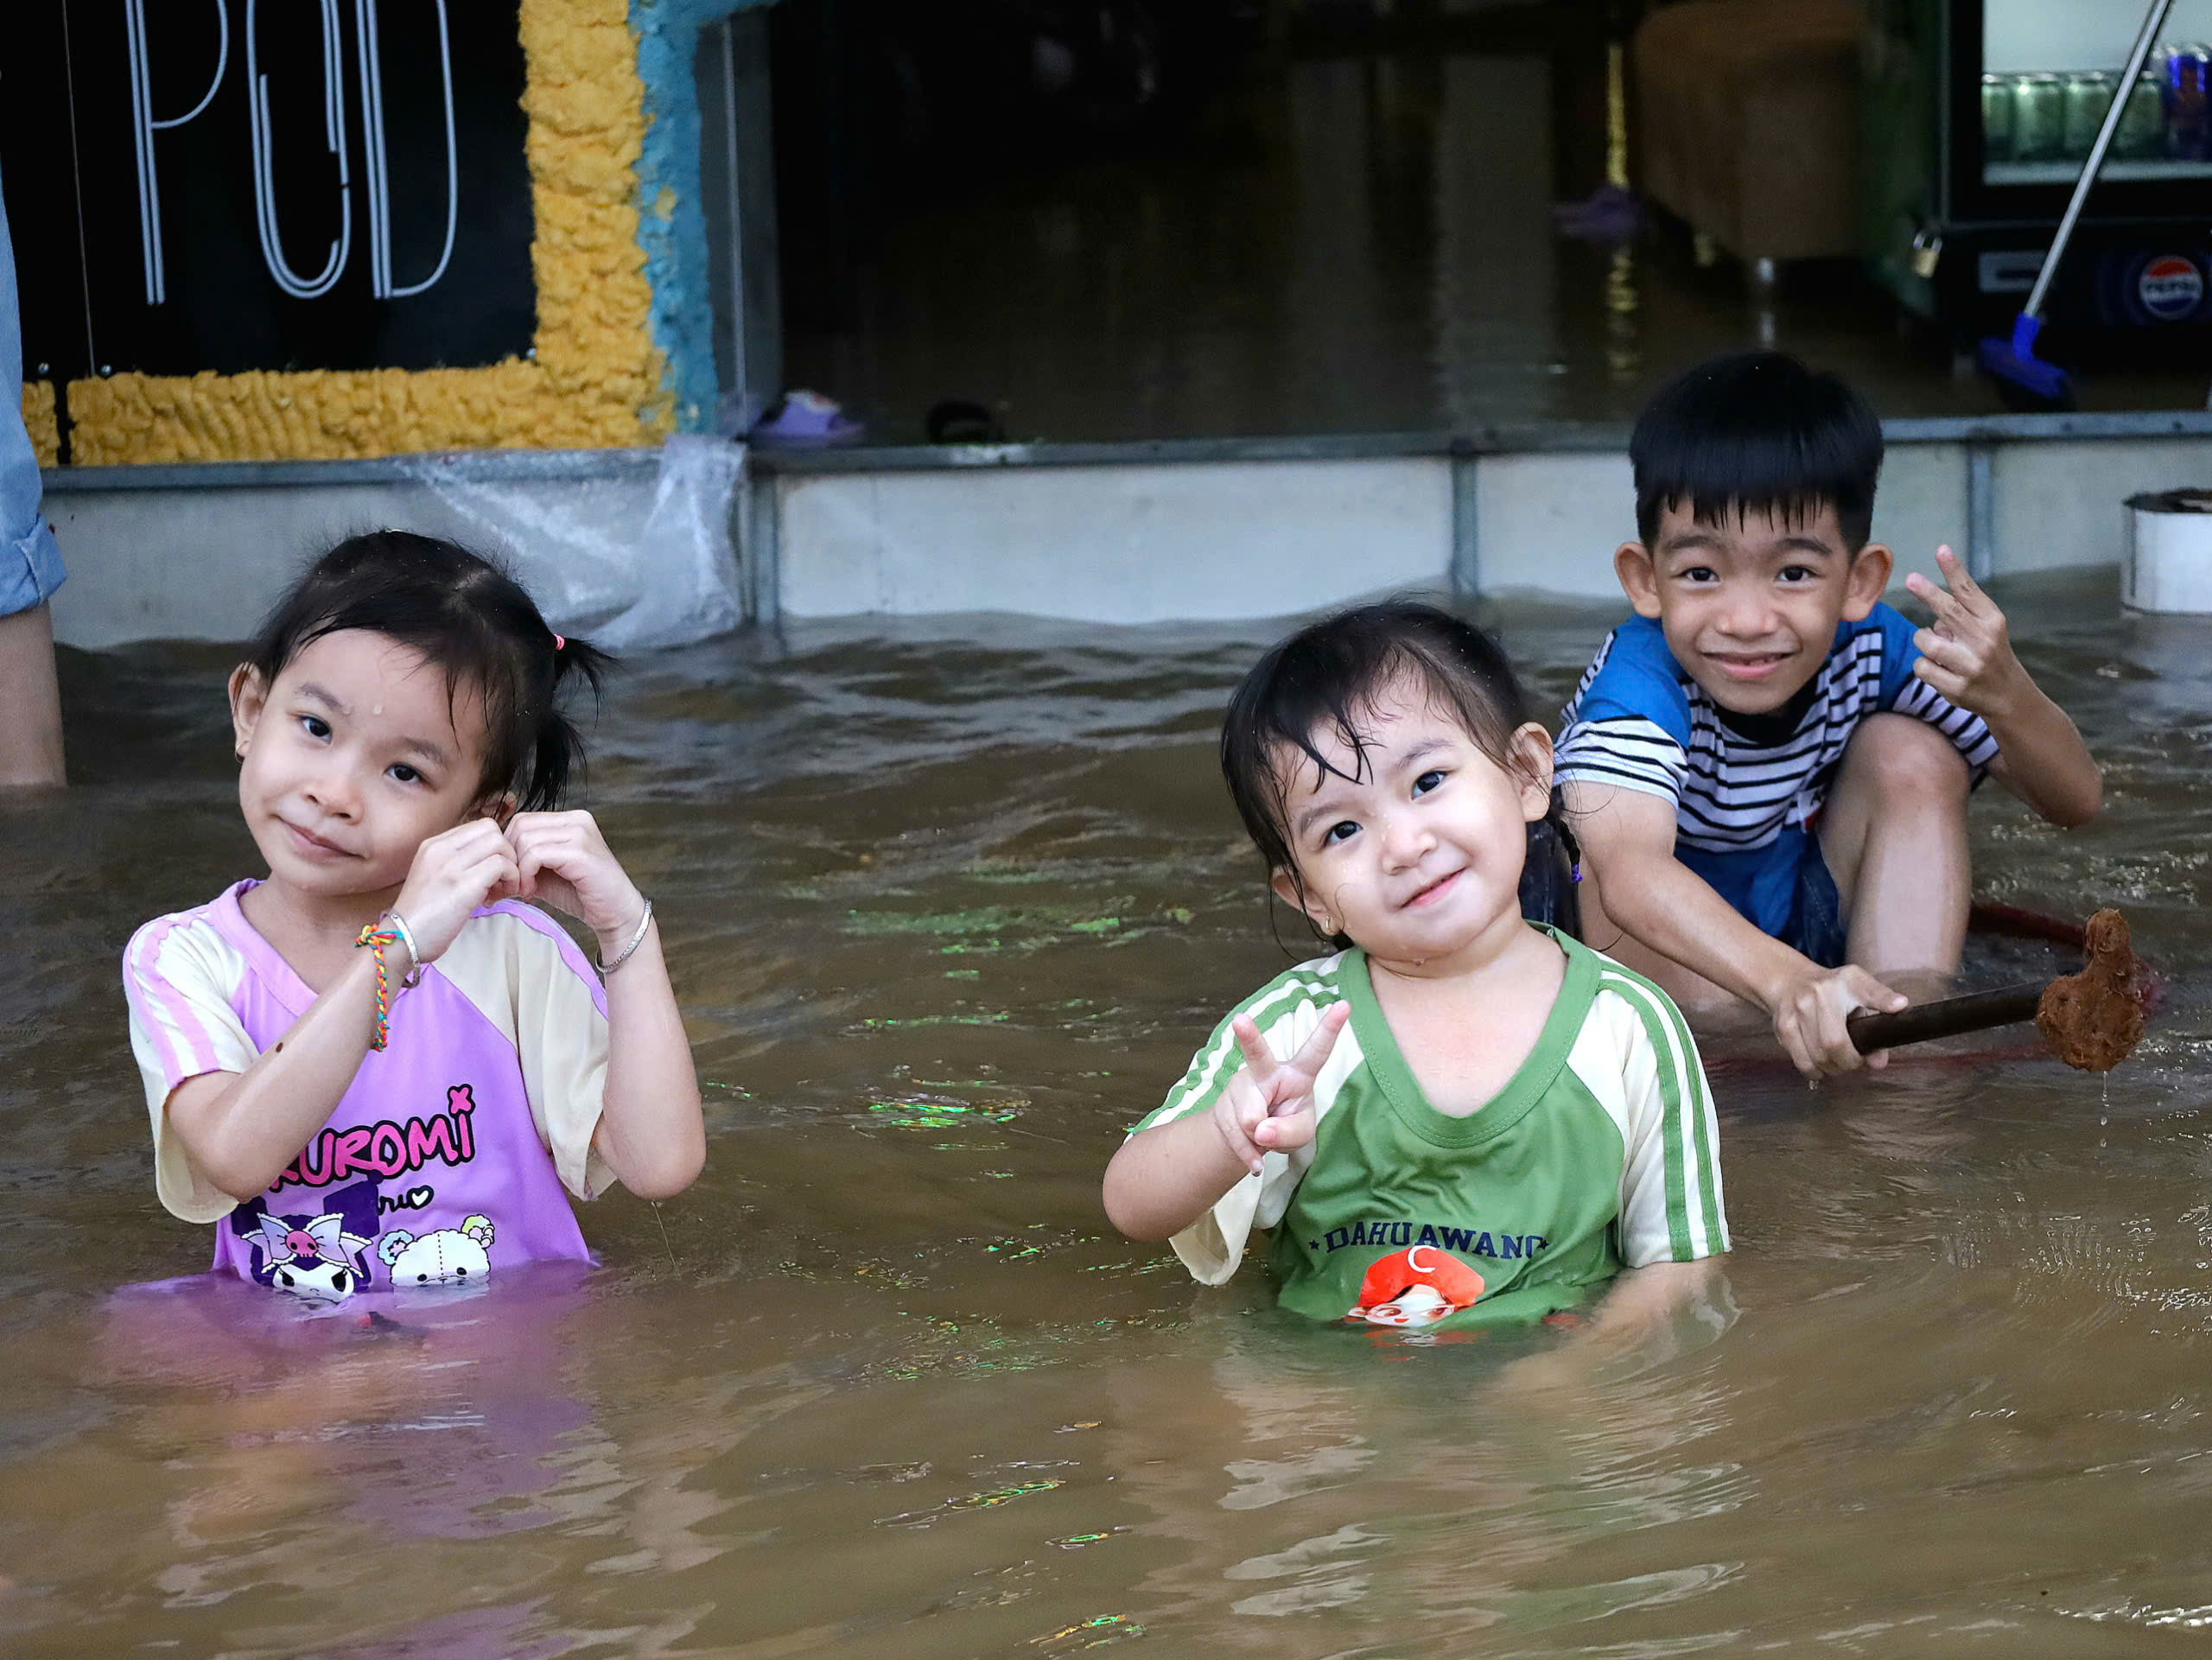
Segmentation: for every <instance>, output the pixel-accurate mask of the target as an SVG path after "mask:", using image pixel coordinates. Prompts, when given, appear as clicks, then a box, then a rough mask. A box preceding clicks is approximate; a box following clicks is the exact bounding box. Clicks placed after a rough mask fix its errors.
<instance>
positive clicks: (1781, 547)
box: [1615, 506, 1890, 715]
mask: <svg viewBox="0 0 2212 1660" xmlns="http://www.w3.org/2000/svg"><path fill="white" fill-rule="evenodd" d="M1615 563H1616V567H1617V568H1618V570H1619V572H1620V577H1621V585H1622V586H1623V587H1624V588H1626V589H1627V590H1628V595H1629V598H1630V601H1632V602H1633V603H1634V604H1635V606H1636V608H1637V612H1638V613H1640V614H1642V615H1643V616H1646V617H1652V618H1656V620H1658V623H1659V626H1660V628H1661V630H1662V632H1663V633H1665V635H1666V637H1667V646H1668V648H1669V650H1670V651H1672V652H1674V654H1675V662H1677V663H1679V664H1681V665H1682V668H1683V670H1684V671H1685V672H1687V673H1688V675H1689V677H1690V678H1691V679H1693V680H1694V681H1696V682H1697V684H1699V685H1700V686H1701V687H1703V688H1704V689H1705V691H1706V694H1707V696H1710V697H1711V698H1712V699H1713V702H1714V703H1718V704H1719V705H1720V707H1721V708H1723V709H1729V710H1732V711H1733V712H1734V713H1736V714H1738V715H1767V714H1771V713H1772V712H1773V711H1775V710H1776V709H1780V708H1781V707H1782V706H1783V704H1785V703H1788V702H1789V700H1790V699H1791V698H1792V697H1795V696H1796V695H1797V694H1798V692H1799V691H1801V690H1803V688H1804V686H1805V684H1806V683H1807V682H1808V681H1809V680H1811V679H1812V677H1814V676H1815V674H1817V673H1818V672H1819V671H1820V667H1821V664H1823V663H1825V662H1826V661H1827V655H1828V652H1829V649H1830V647H1831V646H1833V645H1834V641H1835V630H1836V625H1837V624H1838V623H1839V622H1841V621H1844V620H1851V621H1853V622H1856V621H1859V620H1861V619H1863V618H1864V617H1865V616H1866V614H1867V613H1868V612H1869V611H1870V610H1872V608H1873V605H1874V601H1877V600H1878V599H1879V598H1881V596H1882V589H1883V588H1884V586H1885V584H1886V583H1887V582H1888V579H1889V572H1890V556H1889V550H1887V549H1885V548H1882V547H1879V546H1874V545H1869V546H1867V547H1864V548H1861V549H1860V550H1859V552H1858V554H1857V555H1856V556H1855V557H1854V556H1853V554H1852V552H1851V551H1850V550H1849V549H1848V548H1847V547H1846V546H1845V545H1844V541H1843V532H1842V530H1841V529H1840V526H1839V525H1838V524H1837V522H1836V516H1835V509H1834V508H1833V507H1829V506H1823V507H1822V508H1821V511H1820V512H1819V513H1818V514H1816V515H1815V516H1812V517H1810V518H1806V519H1804V520H1802V521H1799V522H1796V523H1791V522H1789V521H1786V520H1783V519H1778V518H1776V517H1775V516H1774V515H1773V514H1771V513H1765V512H1757V513H1749V514H1746V515H1745V517H1744V518H1743V519H1742V520H1741V521H1740V522H1738V520H1736V519H1735V518H1727V517H1724V518H1723V519H1722V520H1721V522H1720V523H1719V524H1718V525H1700V524H1699V523H1698V522H1697V520H1695V519H1694V518H1691V517H1690V513H1689V510H1688V508H1686V507H1672V508H1669V509H1668V510H1667V512H1665V514H1664V515H1663V516H1662V518H1661V519H1660V521H1659V528H1658V531H1657V533H1656V535H1655V536H1654V537H1652V543H1651V546H1650V547H1649V548H1648V549H1646V548H1643V547H1641V546H1639V545H1638V544H1634V543H1631V544H1629V545H1628V546H1627V547H1624V548H1623V549H1622V550H1620V553H1619V554H1618V556H1616V559H1615Z"/></svg>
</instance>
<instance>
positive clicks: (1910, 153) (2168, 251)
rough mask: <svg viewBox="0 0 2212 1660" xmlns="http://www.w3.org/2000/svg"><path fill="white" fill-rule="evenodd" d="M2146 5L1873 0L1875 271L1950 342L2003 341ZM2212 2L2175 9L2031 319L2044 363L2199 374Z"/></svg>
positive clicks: (2209, 215)
mask: <svg viewBox="0 0 2212 1660" xmlns="http://www.w3.org/2000/svg"><path fill="white" fill-rule="evenodd" d="M2145 10H2146V8H2145V7H2143V6H2139V5H2136V4H2134V3H2132V0H1874V3H1872V4H1871V5H1870V6H1869V8H1868V21H1869V29H1868V36H1867V44H1866V114H1867V119H1866V155H1865V158H1864V171H1863V175H1862V205H1863V208H1864V212H1865V221H1866V223H1865V229H1866V246H1867V251H1868V256H1869V259H1870V262H1871V264H1872V269H1873V271H1874V273H1875V276H1876V277H1877V279H1878V281H1880V282H1881V283H1883V284H1884V285H1885V287H1887V288H1889V289H1891V291H1892V292H1894V293H1895V294H1896V295H1897V297H1898V299H1899V300H1900V301H1902V302H1904V305H1905V306H1906V307H1907V308H1909V309H1910V310H1911V311H1913V312H1915V313H1916V314H1918V315H1921V316H1923V317H1925V318H1927V319H1929V320H1930V321H1933V322H1934V323H1936V324H1937V325H1938V326H1939V327H1941V328H1942V329H1944V330H1945V331H1946V332H1948V334H1949V335H1950V336H1951V338H1952V339H1953V340H1954V342H1955V343H1957V344H1961V345H1962V344H1964V343H1967V342H1970V341H1972V340H1974V339H1976V338H1978V337H1980V336H1981V335H1985V334H2006V333H2009V332H2010V329H2011V326H2012V318H2013V316H2014V315H2016V314H2017V313H2018V310H2019V308H2020V307H2021V305H2022V303H2023V302H2024V301H2025V299H2026V297H2027V294H2028V290H2029V289H2031V287H2032V286H2033V285H2034V283H2035V279H2036V274H2037V271H2038V270H2040V268H2041V266H2042V264H2043V259H2044V253H2045V252H2046V251H2047V250H2048V249H2049V247H2050V239H2051V235H2052V233H2053V232H2055V231H2056V228H2057V225H2058V220H2059V217H2060V215H2061V214H2062V213H2064V211H2065V208H2066V201H2067V198H2068V196H2069V194H2071V192H2072V190H2073V188H2074V183H2075V179H2076V178H2078V177H2079V176H2080V174H2081V170H2082V163H2083V162H2084V161H2085V160H2086V159H2087V157H2088V153H2089V147H2090V145H2091V143H2092V142H2093V141H2094V138H2095V137H2096V133H2097V129H2098V127H2099V125H2100V124H2101V122H2102V121H2103V119H2104V116H2105V111H2106V110H2107V107H2108V106H2109V105H2110V104H2111V101H2112V99H2113V93H2114V91H2115V89H2116V88H2117V86H2118V84H2119V80H2120V75H2121V74H2122V73H2124V72H2125V70H2126V63H2127V57H2128V53H2129V50H2130V48H2132V47H2133V45H2134V43H2135V40H2136V36H2137V35H2138V33H2139V30H2140V29H2141V28H2142V24H2143V17H2144V12H2145ZM2209 83H2212V0H2175V3H2174V5H2173V8H2172V10H2171V12H2170V13H2169V15H2168V16H2167V19H2166V23H2165V27H2164V30H2163V31H2162V34H2161V35H2160V38H2159V40H2158V44H2157V45H2156V47H2155V48H2153V49H2152V53H2151V56H2150V59H2149V61H2148V62H2147V63H2146V64H2145V68H2144V71H2143V73H2142V74H2141V75H2140V76H2139V77H2138V78H2137V80H2136V83H2135V84H2134V85H2133V86H2131V87H2129V88H2128V91H2127V100H2126V105H2125V108H2124V111H2123V113H2122V115H2121V118H2120V125H2119V127H2118V129H2117V130H2115V132H2114V134H2113V142H2112V144H2111V147H2110V149H2109V150H2108V151H2107V155H2106V158H2105V163H2104V166H2103V168H2102V169H2101V170H2100V172H2099V174H2098V182H2097V186H2096V188H2095V189H2094V191H2092V192H2091V194H2090V195H2089V199H2088V204H2087V206H2086V207H2085V208H2084V209H2083V212H2082V219H2081V222H2080V224H2079V225H2078V226H2076V227H2075V233H2074V239H2073V242H2072V244H2071V245H2070V246H2069V248H2068V250H2067V251H2066V255H2065V258H2064V259H2063V261H2062V262H2061V264H2060V266H2059V270H2058V274H2057V276H2056V279H2055V281H2054V283H2053V284H2052V288H2051V292H2050V297H2049V300H2048V301H2047V302H2046V305H2045V314H2046V316H2047V318H2048V321H2049V328H2048V331H2047V333H2046V334H2045V336H2044V339H2045V341H2046V343H2047V349H2048V352H2049V354H2050V356H2052V357H2053V358H2054V359H2058V360H2062V361H2070V362H2074V363H2077V364H2087V363H2090V362H2094V361H2097V360H2112V359H2131V358H2145V357H2149V358H2165V357H2172V356H2175V355H2177V354H2181V353H2187V354H2188V355H2189V357H2190V360H2198V361H2201V360H2207V359H2212V105H2208V101H2207V91H2208V84H2209Z"/></svg>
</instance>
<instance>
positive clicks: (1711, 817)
mask: <svg viewBox="0 0 2212 1660" xmlns="http://www.w3.org/2000/svg"><path fill="white" fill-rule="evenodd" d="M1630 460H1631V461H1632V463H1633V465H1634V467H1635V474H1636V503H1637V537H1638V538H1639V539H1638V540H1637V541H1634V542H1629V543H1624V544H1623V545H1622V546H1621V547H1620V548H1619V549H1618V550H1617V551H1616V552H1615V554H1614V556H1613V567H1614V569H1615V571H1616V572H1617V573H1618V576H1619V577H1620V582H1621V587H1622V588H1623V589H1624V590H1625V592H1626V593H1627V595H1628V598H1629V602H1630V605H1631V606H1633V607H1634V608H1635V611H1636V615H1635V616H1634V617H1632V618H1630V620H1628V621H1627V622H1625V623H1624V624H1622V625H1621V626H1619V627H1618V628H1616V629H1615V630H1614V631H1613V632H1612V633H1611V635H1609V636H1608V637H1607V638H1606V640H1605V644H1604V646H1601V647H1600V648H1599V652H1598V655H1597V657H1596V658H1595V659H1594V660H1593V661H1592V663H1591V665H1590V668H1589V670H1588V671H1587V672H1586V673H1585V674H1584V676H1583V677H1582V684H1581V685H1580V688H1578V690H1576V692H1575V695H1574V698H1573V702H1571V703H1568V705H1567V709H1566V711H1565V715H1564V717H1563V719H1564V729H1563V731H1562V733H1561V735H1560V743H1559V767H1558V776H1559V781H1560V785H1561V786H1562V789H1563V792H1564V795H1565V799H1566V803H1567V810H1568V812H1569V814H1570V815H1571V817H1572V819H1573V824H1574V828H1575V830H1576V831H1577V833H1578V834H1579V836H1580V839H1581V843H1582V848H1583V854H1584V875H1585V877H1586V880H1585V881H1584V883H1583V888H1582V894H1581V896H1580V897H1581V906H1582V917H1583V932H1584V937H1585V938H1586V939H1588V940H1589V941H1590V942H1591V943H1592V944H1594V945H1596V946H1597V947H1598V948H1599V949H1600V950H1602V951H1608V952H1610V953H1611V954H1612V955H1613V956H1615V957H1618V958H1619V959H1620V960H1621V961H1622V962H1624V963H1625V964H1629V965H1630V966H1631V967H1634V968H1636V969H1637V970H1640V971H1642V972H1643V973H1644V974H1646V975H1648V976H1650V977H1651V978H1652V979H1654V980H1656V982H1657V983H1659V984H1661V985H1662V986H1664V987H1665V988H1666V989H1667V990H1668V991H1669V993H1670V994H1672V995H1673V996H1674V997H1675V999H1676V1000H1677V1001H1679V1002H1682V1003H1684V1004H1686V1005H1688V1006H1692V1007H1697V1006H1704V1005H1710V1004H1713V1003H1715V1002H1725V1001H1726V1000H1728V999H1730V998H1732V997H1733V998H1741V999H1743V1000H1745V1001H1746V1002H1751V1003H1753V1004H1755V1005H1756V1006H1758V1008H1761V1009H1762V1010H1764V1012H1765V1013H1766V1014H1768V1015H1770V1017H1771V1018H1772V1020H1773V1021H1774V1031H1775V1036H1776V1038H1777V1040H1779V1041H1780V1042H1781V1044H1782V1046H1783V1049H1784V1050H1785V1051H1787V1052H1788V1053H1789V1058H1790V1059H1791V1060H1792V1061H1794V1062H1795V1063H1796V1065H1797V1066H1798V1068H1799V1070H1801V1071H1802V1072H1804V1073H1806V1074H1807V1075H1808V1077H1818V1076H1821V1075H1822V1074H1825V1073H1830V1072H1843V1071H1847V1070H1849V1069H1850V1068H1852V1067H1854V1066H1857V1065H1861V1064H1862V1062H1861V1058H1860V1057H1859V1054H1858V1053H1857V1051H1856V1050H1854V1049H1853V1046H1852V1044H1851V1040H1850V1037H1849V1035H1848V1033H1847V1030H1846V1027H1845V1024H1844V1022H1845V1020H1846V1018H1847V1016H1848V1015H1849V1014H1851V1013H1852V1012H1853V1010H1854V1009H1857V1008H1878V1009H1885V1010H1889V1009H1897V1008H1904V1005H1905V1002H1906V999H1905V997H1904V995H1902V994H1901V993H1899V992H1898V991H1897V990H1896V989H1893V988H1892V987H1891V986H1889V985H1886V984H1885V983H1883V982H1882V981H1881V980H1880V979H1878V978H1877V977H1876V975H1875V973H1873V972H1871V971H1870V969H1878V970H1881V971H1883V972H1886V973H1891V974H1895V973H1902V972H1909V971H1912V970H1936V971H1938V972H1948V971H1951V970H1955V969H1956V968H1957V967H1958V964H1959V951H1960V947H1961V944H1962V943H1963V941H1964V939H1965V935H1966V924H1967V902H1968V888H1969V880H1970V875H1969V870H1968V866H1967V842H1966V804H1967V793H1968V792H1969V791H1971V790H1972V789H1973V787H1974V785H1976V784H1978V783H1980V780H1981V779H1982V778H1983V777H1984V776H1988V777H1993V778H1994V779H1997V780H1998V782H1999V783H2000V784H2002V785H2004V786H2005V788H2006V789H2008V790H2010V791H2011V792H2012V793H2013V794H2014V795H2016V796H2018V797H2019V798H2020V799H2021V800H2023V801H2024V802H2025V803H2026V804H2027V805H2029V806H2031V807H2032V808H2033V809H2034V810H2035V811H2037V813H2039V814H2040V815H2041V816H2042V817H2044V818H2045V819H2047V820H2049V821H2050V823H2051V824H2057V825H2060V826H2062V827H2070V826H2072V825H2075V824H2083V823H2086V822H2087V821H2088V819H2090V818H2092V817H2094V816H2095V815H2096V812H2097V810H2098V808H2099V806H2100V805H2101V800H2102V793H2103V781H2102V778H2101V774H2100V773H2099V772H2098V769H2097V765H2096V762H2095V761H2094V760H2092V759H2091V757H2090V755H2089V752H2088V747H2086V746H2085V745H2084V744H2083V743H2082V736H2081V734H2080V733H2079V732H2077V731H2076V730H2075V727H2074V723H2073V722H2071V721H2070V720H2069V719H2068V718H2067V716H2066V713H2065V711H2064V710H2063V709H2060V708H2059V707H2058V705H2057V704H2056V703H2053V702H2052V701H2051V700H2050V697H2048V696H2045V695H2044V692H2043V691H2042V690H2040V689H2039V688H2038V687H2037V685H2036V684H2035V681H2034V680H2033V678H2032V677H2031V676H2030V675H2029V673H2028V671H2027V670H2026V669H2025V668H2024V667H2023V666H2022V665H2021V663H2020V660H2019V658H2018V657H2016V656H2015V655H2014V654H2013V652H2012V646H2011V643H2010V642H2009V640H2008V639H2006V636H2005V615H2004V613H2003V612H2002V611H2000V610H1999V608H1998V607H1997V605H1996V604H1995V602H1994V601H1992V600H1991V599H1990V598H1989V596H1988V595H1986V594H1985V593H1984V592H1982V590H1981V588H1980V587H1979V586H1978V585H1977V584H1976V583H1975V582H1974V580H1973V579H1972V578H1971V577H1970V576H1967V572H1966V570H1965V569H1964V567H1963V566H1961V564H1960V563H1959V561H1958V560H1957V558H1956V557H1955V556H1954V555H1953V554H1952V553H1951V550H1949V549H1948V548H1941V549H1938V550H1937V551H1936V563H1937V564H1938V565H1939V566H1940V567H1941V569H1942V574H1943V576H1944V579H1945V582H1946V584H1947V585H1948V586H1947V588H1942V587H1938V586H1936V584H1935V583H1933V582H1929V581H1928V580H1927V579H1926V578H1925V577H1923V576H1918V575H1917V574H1915V575H1912V576H1908V577H1907V578H1906V579H1905V585H1906V587H1907V588H1909V589H1910V591H1911V593H1912V594H1913V595H1914V597H1915V598H1916V599H1918V600H1920V601H1922V602H1923V604H1925V605H1927V606H1928V607H1929V608H1930V609H1931V610H1932V611H1934V613H1935V614H1936V620H1935V623H1934V626H1931V627H1927V628H1916V627H1915V626H1913V624H1912V623H1911V622H1910V621H1909V620H1906V619H1905V618H1904V617H1903V616H1901V615H1899V614H1897V612H1896V611H1893V610H1891V608H1890V607H1888V606H1886V605H1885V604H1883V603H1882V602H1881V596H1882V594H1883V592H1884V590H1885V588H1887V587H1888V586H1889V581H1890V574H1891V553H1890V550H1888V549H1887V548H1885V547H1883V546H1882V545H1881V544H1878V543H1875V542H1872V541H1871V540H1869V536H1870V533H1871V530H1872V518H1873V510H1874V488H1875V484H1876V481H1877V479H1878V476H1879V474H1880V471H1881V465H1882V431H1881V427H1880V424H1879V423H1878V422H1877V421H1876V420H1875V418H1874V416H1873V412H1872V410H1869V409H1868V408H1867V406H1866V403H1865V401H1864V400H1863V399H1862V398H1859V395H1858V394H1857V393H1855V392H1853V391H1852V390H1851V389H1850V388H1849V387H1848V386H1847V385H1844V383H1843V382H1842V381H1841V380H1840V379H1838V378H1836V377H1834V376H1833V375H1827V374H1815V373H1813V372H1811V371H1809V370H1808V369H1807V368H1806V367H1805V366H1803V365H1802V364H1801V363H1799V362H1797V361H1796V359H1793V358H1789V357H1785V356H1783V355H1781V354H1779V353H1745V354H1742V355H1738V356H1733V357H1727V358H1721V359H1716V360H1714V361H1713V362H1711V363H1707V364H1703V365H1700V366H1699V367H1697V368H1695V369H1693V370H1691V371H1690V372H1688V374H1686V375H1684V376H1682V377H1681V378H1680V379H1678V380H1676V381H1675V382H1674V383H1673V384H1672V385H1669V386H1668V387H1667V388H1666V389H1665V390H1663V391H1661V392H1660V393H1659V395H1658V396H1657V397H1656V398H1654V399H1653V400H1652V401H1651V403H1650V404H1649V406H1648V407H1647V408H1646V409H1645V410H1644V411H1643V416H1642V417H1641V418H1640V419H1639V420H1638V421H1637V426H1636V432H1635V435H1634V436H1633V437H1632V438H1631V440H1630ZM1870 1059H1871V1064H1872V1065H1881V1064H1882V1060H1883V1057H1881V1056H1879V1055H1877V1056H1873V1057H1871V1058H1870Z"/></svg>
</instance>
